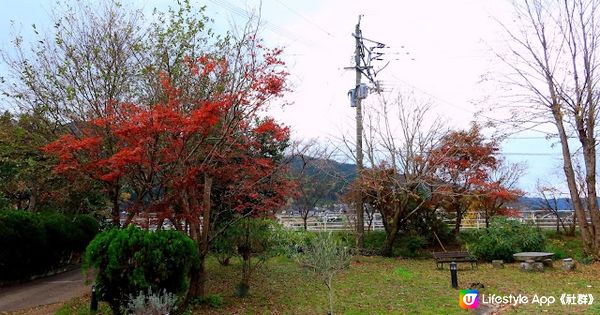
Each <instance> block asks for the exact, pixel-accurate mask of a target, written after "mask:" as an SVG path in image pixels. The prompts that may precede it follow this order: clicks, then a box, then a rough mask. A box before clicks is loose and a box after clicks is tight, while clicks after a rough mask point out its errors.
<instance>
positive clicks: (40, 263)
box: [0, 210, 98, 282]
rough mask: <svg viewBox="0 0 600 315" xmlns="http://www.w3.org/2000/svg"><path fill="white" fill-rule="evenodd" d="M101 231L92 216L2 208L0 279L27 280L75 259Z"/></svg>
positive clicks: (0, 215) (0, 223) (0, 222)
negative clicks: (73, 215)
mask: <svg viewBox="0 0 600 315" xmlns="http://www.w3.org/2000/svg"><path fill="white" fill-rule="evenodd" d="M97 233H98V223H97V222H96V220H95V219H94V218H92V217H90V216H88V215H79V216H75V217H70V216H66V215H62V214H58V213H31V212H26V211H19V210H5V211H0V248H2V250H1V251H0V281H3V282H4V281H17V280H25V279H28V278H30V277H32V276H36V275H42V274H44V273H46V272H48V271H51V270H53V269H56V268H58V267H61V266H63V265H64V264H67V263H70V262H72V258H73V257H77V256H78V255H79V254H81V253H82V252H83V251H84V249H85V246H87V244H88V243H89V242H90V241H91V240H92V238H93V237H94V235H96V234H97Z"/></svg>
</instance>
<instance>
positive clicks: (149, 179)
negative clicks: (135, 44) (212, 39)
mask: <svg viewBox="0 0 600 315" xmlns="http://www.w3.org/2000/svg"><path fill="white" fill-rule="evenodd" d="M280 54H281V51H280V50H269V51H267V52H266V53H265V55H264V59H263V61H262V62H257V63H256V64H254V65H253V67H252V68H250V67H248V68H245V69H244V71H247V72H245V73H242V74H231V73H229V71H230V70H229V67H228V61H227V60H226V59H225V58H213V57H211V56H208V55H207V56H201V57H200V58H197V59H195V60H192V58H187V57H186V58H185V59H184V62H185V64H186V65H187V67H188V70H189V76H190V80H195V81H194V82H199V83H198V84H197V85H196V86H194V88H197V89H199V90H198V91H197V93H189V92H190V91H189V90H186V92H188V93H186V94H185V96H183V94H184V93H183V92H182V91H181V90H180V89H179V88H177V87H176V86H173V84H172V83H171V80H170V79H169V77H168V76H167V75H161V77H160V82H161V84H162V89H163V94H164V98H163V99H162V101H160V102H158V103H156V104H151V105H148V104H131V103H121V104H115V103H114V102H108V104H109V105H107V106H106V109H105V112H104V113H103V115H102V117H99V118H96V119H94V120H90V121H89V122H85V123H83V125H84V126H85V128H84V129H85V130H86V131H85V132H84V133H83V134H79V135H77V136H73V135H65V136H63V137H61V138H60V139H58V140H57V141H55V142H53V143H51V144H50V145H48V146H46V147H45V148H44V150H46V151H48V152H51V153H53V154H55V155H56V156H57V157H58V160H59V163H58V165H57V167H56V170H57V171H59V172H67V171H68V172H79V173H85V174H87V175H89V176H91V177H93V178H95V179H98V180H101V181H103V182H105V183H107V184H108V185H115V184H122V185H126V186H128V187H132V188H133V189H134V190H135V193H136V196H137V199H138V200H137V201H136V202H137V203H136V202H134V205H133V208H134V209H139V208H145V209H146V210H148V209H162V211H167V212H168V211H171V212H175V210H174V209H175V208H177V209H179V210H178V211H183V210H181V209H187V211H184V212H186V213H183V214H182V216H184V217H185V216H187V217H195V218H197V217H198V211H200V209H201V206H200V205H199V200H201V192H202V187H203V180H202V178H203V176H204V175H207V176H210V177H211V178H213V179H214V182H215V183H216V184H215V186H220V187H224V188H225V189H226V190H227V191H228V192H227V193H228V194H229V196H230V198H229V199H228V202H229V203H230V206H231V207H232V208H233V209H235V210H238V211H248V209H258V210H260V211H270V210H272V209H273V208H275V207H278V206H280V205H281V204H283V203H285V201H286V200H287V197H288V196H289V195H290V193H291V191H292V189H291V188H292V186H293V184H292V183H291V182H290V181H289V180H287V178H286V177H285V176H283V175H282V174H284V173H285V172H284V170H283V169H280V168H279V167H280V166H279V164H278V162H277V159H276V157H275V156H274V153H273V152H276V151H277V150H279V149H280V148H281V147H282V146H284V145H285V143H286V141H287V139H288V138H289V130H288V129H287V128H286V127H283V126H280V125H279V124H277V123H276V122H275V121H274V120H273V119H262V120H261V119H259V117H258V116H257V112H258V110H259V109H261V108H263V107H264V106H266V101H267V100H268V99H270V98H272V97H277V96H280V95H281V93H283V91H284V87H285V78H286V76H287V73H286V72H285V71H282V70H279V66H281V65H282V64H283V63H282V62H281V60H280V59H279V55H280ZM234 75H237V77H238V78H240V77H241V78H246V79H247V80H248V84H247V85H246V86H247V87H249V88H248V89H246V88H244V89H240V90H237V91H227V90H226V89H222V88H220V89H219V88H211V86H210V84H214V85H215V86H217V85H218V84H220V83H222V81H223V80H225V79H226V78H228V77H231V76H234ZM188 89H189V87H188ZM192 92H194V91H192ZM157 191H158V192H157ZM136 211H137V210H136Z"/></svg>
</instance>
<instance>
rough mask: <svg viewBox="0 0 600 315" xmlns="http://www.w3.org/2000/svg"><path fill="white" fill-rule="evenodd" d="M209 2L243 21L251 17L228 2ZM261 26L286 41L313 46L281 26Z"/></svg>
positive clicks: (265, 23) (219, 0)
mask: <svg viewBox="0 0 600 315" xmlns="http://www.w3.org/2000/svg"><path fill="white" fill-rule="evenodd" d="M210 2H212V3H214V4H216V5H219V6H221V7H222V8H224V9H226V10H228V11H229V12H231V13H233V14H235V15H237V16H239V17H242V18H245V19H249V18H251V17H253V14H252V13H250V12H248V11H247V10H245V9H242V8H240V7H238V6H236V5H235V4H233V3H231V2H230V1H228V0H210ZM263 26H264V27H265V28H266V29H268V30H270V31H271V32H273V33H275V34H277V35H279V36H282V37H285V38H287V39H290V40H292V41H294V42H296V41H300V42H302V43H303V44H304V45H306V46H314V43H311V42H310V41H307V40H306V39H305V38H303V37H302V36H300V35H297V34H294V33H293V32H290V31H289V30H287V29H285V28H283V27H281V26H278V25H277V24H274V23H272V22H269V21H267V20H263Z"/></svg>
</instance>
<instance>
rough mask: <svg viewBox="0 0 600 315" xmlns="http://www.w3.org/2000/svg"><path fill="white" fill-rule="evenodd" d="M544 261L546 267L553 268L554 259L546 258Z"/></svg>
mask: <svg viewBox="0 0 600 315" xmlns="http://www.w3.org/2000/svg"><path fill="white" fill-rule="evenodd" d="M543 263H544V266H545V267H548V268H552V259H550V258H548V259H544V261H543Z"/></svg>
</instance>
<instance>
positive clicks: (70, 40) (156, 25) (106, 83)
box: [2, 0, 220, 225]
mask: <svg viewBox="0 0 600 315" xmlns="http://www.w3.org/2000/svg"><path fill="white" fill-rule="evenodd" d="M203 12H204V9H203V8H195V7H192V5H191V4H190V1H189V0H184V1H181V2H178V5H177V7H176V8H175V9H169V11H168V12H166V13H163V12H159V11H154V13H153V16H152V17H153V18H154V22H150V21H148V19H147V17H145V16H144V15H143V14H142V13H141V11H138V10H135V9H132V8H129V7H126V6H125V5H124V4H122V3H121V2H119V1H118V0H110V1H102V2H95V3H94V2H92V1H76V2H67V1H59V2H58V3H57V6H56V7H55V8H54V10H53V14H52V16H51V24H52V25H53V27H52V29H51V31H50V33H46V32H45V30H42V29H38V28H37V27H36V25H33V31H34V33H35V40H34V41H32V43H31V44H29V43H27V42H25V41H24V39H23V37H21V35H19V34H17V35H16V36H15V38H14V40H13V43H14V50H13V51H4V52H3V53H2V57H3V60H4V62H5V63H6V64H7V66H8V69H9V70H10V72H9V75H8V77H7V78H6V83H5V84H3V85H2V91H3V93H4V94H6V95H8V96H10V97H11V99H12V100H13V105H14V107H15V108H14V110H15V111H19V112H22V113H27V114H30V115H32V116H35V117H38V119H39V123H40V124H39V128H38V129H39V132H44V133H45V136H46V137H47V138H49V139H51V140H54V139H55V138H56V137H57V136H58V135H59V134H61V133H62V132H63V130H64V128H65V126H68V130H69V131H70V133H71V134H72V135H73V136H74V137H80V136H81V134H82V133H83V130H82V129H83V128H100V129H99V130H98V132H99V131H102V128H101V127H98V126H90V125H88V124H86V122H88V121H90V120H93V119H102V118H106V115H108V114H109V113H114V112H115V111H117V110H119V108H118V104H119V103H121V102H124V101H128V102H134V103H140V102H141V103H146V104H151V103H156V102H158V101H159V99H160V98H161V97H162V98H164V97H165V96H164V95H163V94H162V93H163V91H164V90H163V89H162V86H161V84H160V80H159V73H165V74H166V75H167V76H168V78H169V79H170V80H171V81H173V82H176V83H177V84H178V86H179V88H180V89H181V90H182V91H192V90H193V87H190V86H189V85H188V84H186V83H187V82H188V81H186V80H187V78H186V77H185V73H186V71H183V70H184V68H185V67H186V65H185V63H184V62H183V58H184V56H188V57H189V58H192V59H195V58H197V57H198V56H200V55H205V54H209V53H210V52H212V46H210V45H214V47H215V50H218V48H217V46H218V45H219V43H220V39H219V38H216V37H213V36H212V33H211V32H210V30H209V29H207V28H206V23H207V22H208V18H207V17H206V16H204V13H203ZM208 38H213V39H214V41H213V42H211V43H210V45H209V40H208ZM209 47H210V48H211V49H209ZM190 83H193V81H190ZM204 91H206V90H204ZM196 92H199V91H198V90H197V89H196ZM110 107H113V108H110ZM104 131H105V133H106V135H105V136H108V135H109V134H110V133H109V131H108V130H104ZM115 141H116V139H113V140H111V141H107V142H106V143H105V145H104V147H103V150H102V151H101V152H100V153H101V154H103V155H104V158H107V157H109V156H110V155H112V154H114V153H115V152H116V150H117V149H118V148H117V146H116V145H115ZM105 185H108V186H106V187H105V189H106V190H107V191H109V192H110V198H111V200H112V217H113V222H114V224H115V225H118V224H119V219H120V217H119V209H120V207H121V205H120V201H119V196H120V193H121V190H122V189H123V183H120V182H119V181H112V182H110V183H108V182H105Z"/></svg>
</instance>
